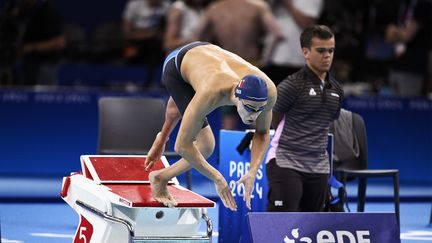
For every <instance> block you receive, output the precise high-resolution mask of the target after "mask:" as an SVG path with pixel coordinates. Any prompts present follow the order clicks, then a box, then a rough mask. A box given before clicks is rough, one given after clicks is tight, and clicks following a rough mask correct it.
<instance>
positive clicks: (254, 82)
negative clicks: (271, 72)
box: [235, 75, 268, 101]
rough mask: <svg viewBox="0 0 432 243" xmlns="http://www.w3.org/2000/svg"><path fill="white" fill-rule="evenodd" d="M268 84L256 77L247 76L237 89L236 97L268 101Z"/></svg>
mask: <svg viewBox="0 0 432 243" xmlns="http://www.w3.org/2000/svg"><path fill="white" fill-rule="evenodd" d="M267 96H268V95H267V83H266V81H265V80H263V79H261V78H260V77H258V76H256V75H246V76H245V77H244V78H242V80H240V82H239V84H238V85H237V87H236V89H235V97H238V98H240V99H245V100H252V101H266V100H267Z"/></svg>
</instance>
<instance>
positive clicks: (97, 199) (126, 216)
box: [62, 155, 215, 243]
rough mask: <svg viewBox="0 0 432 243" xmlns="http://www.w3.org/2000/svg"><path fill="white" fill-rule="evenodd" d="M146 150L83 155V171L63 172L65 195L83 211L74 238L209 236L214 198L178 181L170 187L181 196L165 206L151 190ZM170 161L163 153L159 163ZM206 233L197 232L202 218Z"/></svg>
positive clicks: (90, 242) (100, 242) (105, 241)
mask: <svg viewBox="0 0 432 243" xmlns="http://www.w3.org/2000/svg"><path fill="white" fill-rule="evenodd" d="M145 158H146V157H145V156H101V155H94V156H81V165H82V171H83V174H80V173H75V174H72V175H71V176H68V177H65V178H63V187H62V198H63V199H64V200H65V201H66V202H67V203H68V204H69V205H70V206H71V207H72V208H73V209H74V210H75V211H76V212H77V213H78V215H80V224H79V226H78V228H77V231H76V235H75V239H74V241H73V242H74V243H78V242H79V243H81V242H85V243H111V242H116V243H117V242H118V243H123V242H124V243H130V242H139V243H141V242H142V243H143V242H211V234H212V225H211V220H210V218H208V216H207V214H206V212H207V208H212V207H214V206H215V204H214V202H212V201H210V200H208V199H206V198H204V197H202V196H200V195H198V194H196V193H194V192H192V191H189V190H187V189H186V188H184V187H182V186H180V185H179V184H178V181H177V180H176V179H173V180H171V181H170V182H169V185H168V190H169V191H170V193H171V195H172V196H173V197H174V198H175V199H176V201H177V202H178V206H177V207H176V208H167V207H165V206H163V205H162V204H160V203H159V202H157V201H155V200H154V199H153V198H152V196H151V188H150V183H149V181H148V173H149V172H150V171H145V170H144V162H145ZM166 166H168V162H167V161H166V159H165V158H162V159H161V161H159V162H157V163H156V164H155V169H154V170H157V169H162V168H164V167H166ZM202 219H204V220H205V222H206V223H207V234H206V235H204V236H198V235H197V232H198V229H199V226H200V222H201V220H202Z"/></svg>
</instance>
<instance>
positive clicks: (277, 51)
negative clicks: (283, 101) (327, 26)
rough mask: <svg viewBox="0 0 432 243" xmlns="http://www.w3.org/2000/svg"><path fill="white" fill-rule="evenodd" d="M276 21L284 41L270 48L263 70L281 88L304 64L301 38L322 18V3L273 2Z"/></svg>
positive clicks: (300, 0)
mask: <svg viewBox="0 0 432 243" xmlns="http://www.w3.org/2000/svg"><path fill="white" fill-rule="evenodd" d="M270 3H271V7H272V11H273V13H274V15H275V17H276V21H277V23H278V25H279V28H280V30H281V31H282V33H283V37H284V38H283V40H281V41H280V42H278V44H277V45H276V46H275V47H274V49H273V50H271V49H272V45H273V43H271V40H270V44H267V46H266V48H265V49H266V50H265V52H271V53H269V62H268V64H267V66H266V67H265V68H264V69H263V70H264V72H265V73H266V74H267V75H268V76H269V77H270V79H271V80H273V82H275V84H276V85H277V84H279V82H281V81H282V80H283V79H284V78H285V77H286V76H288V75H289V74H292V73H295V72H297V71H298V70H299V69H300V68H302V67H303V66H304V64H305V62H304V57H303V53H302V52H301V48H300V34H301V32H302V31H303V29H304V28H306V26H308V25H310V24H313V23H314V22H315V21H316V20H317V18H318V17H319V15H320V13H321V10H322V7H323V1H322V0H273V1H271V2H270Z"/></svg>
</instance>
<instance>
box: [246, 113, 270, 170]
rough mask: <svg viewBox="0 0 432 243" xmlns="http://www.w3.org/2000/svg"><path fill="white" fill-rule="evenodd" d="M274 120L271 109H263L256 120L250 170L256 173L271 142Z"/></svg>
mask: <svg viewBox="0 0 432 243" xmlns="http://www.w3.org/2000/svg"><path fill="white" fill-rule="evenodd" d="M271 120H272V112H271V110H265V111H263V112H262V113H261V114H260V115H259V117H258V119H257V120H256V128H255V133H254V136H253V139H252V148H251V165H250V170H249V171H250V172H251V173H252V175H254V176H255V175H256V174H257V172H258V169H259V167H260V165H261V162H262V161H263V159H264V156H265V153H266V151H267V147H268V144H269V142H270V138H269V131H270V123H271Z"/></svg>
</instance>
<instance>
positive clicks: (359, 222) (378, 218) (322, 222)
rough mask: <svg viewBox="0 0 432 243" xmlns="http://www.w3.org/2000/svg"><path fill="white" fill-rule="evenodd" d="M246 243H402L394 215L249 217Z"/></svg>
mask: <svg viewBox="0 0 432 243" xmlns="http://www.w3.org/2000/svg"><path fill="white" fill-rule="evenodd" d="M245 228H246V229H245V230H244V231H243V235H242V238H241V242H242V243H268V242H274V243H276V242H281V243H294V242H307V243H312V242H314V243H315V242H316V243H321V242H333V243H348V242H356V243H371V242H392V243H397V242H400V238H399V227H398V226H397V223H396V217H395V214H394V213H287V212H285V213H263V212H261V213H260V212H254V213H248V214H247V223H246V224H245Z"/></svg>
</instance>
